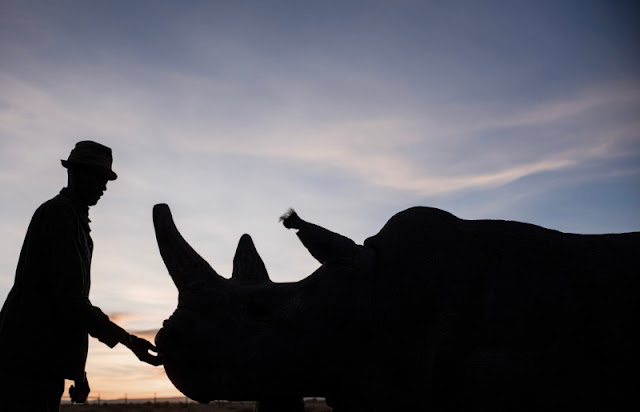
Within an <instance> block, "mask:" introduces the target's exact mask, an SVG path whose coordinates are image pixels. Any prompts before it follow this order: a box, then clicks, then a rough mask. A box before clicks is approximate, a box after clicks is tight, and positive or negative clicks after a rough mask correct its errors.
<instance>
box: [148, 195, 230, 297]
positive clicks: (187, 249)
mask: <svg viewBox="0 0 640 412" xmlns="http://www.w3.org/2000/svg"><path fill="white" fill-rule="evenodd" d="M153 224H154V226H155V229H156V239H157V240H158V247H159V248H160V255H162V260H164V264H165V266H166V267H167V270H168V271H169V274H170V275H171V278H172V279H173V283H175V284H176V287H177V288H178V290H181V289H183V288H185V287H186V288H189V287H193V286H196V285H199V284H202V283H204V282H211V281H212V280H213V281H215V282H220V283H222V282H223V281H224V278H222V277H221V276H219V275H218V274H217V273H216V271H215V270H213V268H212V267H211V266H209V264H208V263H207V261H206V260H204V259H203V258H202V257H201V256H200V255H198V253H197V252H196V251H195V250H193V248H192V247H191V246H190V245H189V244H188V243H187V241H186V240H184V238H183V237H182V235H180V232H178V229H177V228H176V225H175V223H174V222H173V217H172V216H171V211H170V210H169V206H167V205H166V204H158V205H155V206H154V207H153Z"/></svg>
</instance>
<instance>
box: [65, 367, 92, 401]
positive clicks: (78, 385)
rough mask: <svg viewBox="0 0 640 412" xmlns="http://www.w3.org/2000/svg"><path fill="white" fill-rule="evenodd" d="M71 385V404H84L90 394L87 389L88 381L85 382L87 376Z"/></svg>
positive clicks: (89, 389)
mask: <svg viewBox="0 0 640 412" xmlns="http://www.w3.org/2000/svg"><path fill="white" fill-rule="evenodd" d="M73 383H74V384H73V385H71V386H70V387H69V396H70V397H71V402H72V403H84V402H85V401H86V400H87V397H88V396H89V392H91V388H89V381H88V380H87V374H86V373H85V374H84V376H83V377H82V378H80V379H76V380H74V381H73Z"/></svg>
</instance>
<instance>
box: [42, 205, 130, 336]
mask: <svg viewBox="0 0 640 412" xmlns="http://www.w3.org/2000/svg"><path fill="white" fill-rule="evenodd" d="M40 218H41V219H42V221H43V223H44V224H42V225H40V227H41V228H42V233H40V234H39V236H40V237H41V240H43V242H42V247H43V248H45V250H44V251H43V252H44V253H43V255H44V256H47V259H46V261H47V264H46V265H45V267H43V268H42V271H44V272H45V273H44V275H45V276H47V277H48V279H47V280H48V282H46V283H48V284H49V285H50V287H51V294H52V296H51V297H52V298H53V300H54V306H55V307H57V308H59V309H60V310H59V313H58V315H59V316H61V317H62V319H60V322H63V323H65V324H66V325H67V326H68V327H70V328H73V329H76V330H77V329H82V330H84V331H85V332H87V333H89V334H90V335H91V336H93V337H95V338H97V339H99V340H100V341H101V342H103V343H105V344H106V345H108V346H109V347H114V346H115V345H116V344H117V343H118V342H120V341H121V340H122V338H123V337H124V336H125V335H126V332H125V331H124V329H122V328H121V327H119V326H118V325H116V324H115V323H113V322H111V321H110V320H109V317H108V316H107V315H105V314H104V313H103V312H102V311H101V310H100V309H99V308H98V307H95V306H93V305H92V304H91V302H90V300H89V288H90V265H91V250H90V248H89V242H90V241H89V238H88V234H85V233H84V232H83V229H81V228H80V227H79V222H78V218H77V217H76V215H75V213H74V211H73V210H72V209H71V208H70V207H63V206H59V207H51V208H49V209H48V210H46V211H44V213H43V216H41V217H40Z"/></svg>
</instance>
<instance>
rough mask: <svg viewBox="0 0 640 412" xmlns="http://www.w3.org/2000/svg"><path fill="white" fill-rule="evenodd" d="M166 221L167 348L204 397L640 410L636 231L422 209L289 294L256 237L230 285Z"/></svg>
mask: <svg viewBox="0 0 640 412" xmlns="http://www.w3.org/2000/svg"><path fill="white" fill-rule="evenodd" d="M154 223H155V227H156V235H157V238H158V244H159V247H160V251H161V254H162V256H163V259H164V261H165V263H166V265H167V268H168V269H169V272H170V274H171V275H172V277H173V280H174V282H175V283H176V285H177V286H178V289H179V303H178V308H177V310H176V311H175V312H174V314H173V315H172V316H171V317H170V318H169V319H168V320H167V321H165V323H164V327H163V329H161V331H160V332H159V333H158V336H157V337H156V344H157V346H158V348H159V350H160V351H161V352H162V353H163V354H164V357H165V369H166V372H167V375H168V376H169V378H170V379H171V381H172V382H173V383H174V384H175V386H176V387H177V388H178V389H179V390H181V391H182V392H183V393H185V394H186V395H187V396H189V397H191V398H193V399H196V400H198V401H201V402H209V401H211V400H214V399H228V400H260V399H274V398H275V399H277V398H291V397H326V398H327V400H328V403H330V404H331V405H332V406H334V408H335V409H334V410H336V411H343V410H363V411H364V410H367V411H371V410H380V411H382V410H403V409H404V410H409V409H411V408H413V410H434V411H445V410H446V411H449V410H453V411H457V410H465V411H472V410H505V411H510V410H513V411H515V410H575V409H579V410H615V409H616V408H618V407H621V406H622V405H626V404H630V405H636V406H638V400H637V396H636V390H637V378H633V376H635V374H636V373H637V371H638V356H637V354H636V353H637V351H638V343H639V342H638V339H637V338H636V337H635V336H636V335H637V332H636V330H635V329H636V328H637V327H638V325H639V324H638V313H639V307H638V297H639V294H638V292H640V288H639V287H638V285H639V282H638V277H639V276H640V275H639V274H640V264H639V260H640V232H635V233H623V234H607V235H576V234H567V233H561V232H557V231H554V230H549V229H545V228H541V227H538V226H534V225H531V224H525V223H519V222H511V221H497V220H496V221H490V220H463V219H459V218H457V217H455V216H453V215H451V214H449V213H447V212H444V211H441V210H438V209H433V208H426V207H415V208H411V209H408V210H405V211H403V212H400V213H398V214H397V215H395V216H394V217H393V218H391V219H390V220H389V221H388V222H387V224H386V225H385V226H384V227H383V228H382V229H381V230H380V232H379V233H378V234H377V235H375V236H373V237H371V238H369V239H367V240H366V241H365V242H364V245H363V246H354V248H353V251H354V252H353V253H351V254H350V255H349V257H348V258H344V256H342V257H340V258H338V259H333V260H332V259H329V260H328V261H326V262H324V264H323V265H321V266H320V267H319V268H318V270H316V271H315V272H314V273H313V274H311V275H310V276H308V277H307V278H305V279H303V280H301V281H299V282H296V283H281V284H277V283H272V282H271V281H270V280H269V279H268V276H267V272H266V269H265V267H264V264H263V263H262V260H261V259H260V257H259V256H258V254H257V252H256V251H255V248H254V246H253V242H252V241H251V238H250V237H249V236H248V235H243V237H242V238H241V241H240V244H239V246H238V251H237V252H236V257H235V259H234V274H233V276H232V277H231V278H230V279H225V278H222V277H220V276H218V275H217V274H216V273H215V271H214V270H213V269H211V267H210V266H209V265H208V264H207V263H206V262H205V261H204V260H203V259H202V258H200V257H199V256H198V255H197V254H196V253H195V252H194V251H193V249H191V248H190V246H189V245H188V244H187V243H186V242H185V241H184V239H182V237H181V236H180V234H179V233H178V231H177V229H176V228H175V226H174V224H173V220H172V217H171V213H170V211H169V208H168V207H167V206H166V205H156V207H155V208H154ZM303 232H304V230H301V231H300V232H299V233H298V235H299V236H300V238H301V240H303V242H304V239H303V236H302V235H303ZM305 245H306V246H307V247H309V245H307V244H306V243H305ZM309 250H310V251H311V252H312V253H313V252H314V251H313V250H312V248H311V247H309ZM314 256H315V254H314ZM628 377H632V378H628ZM625 409H626V407H625ZM634 409H635V408H634Z"/></svg>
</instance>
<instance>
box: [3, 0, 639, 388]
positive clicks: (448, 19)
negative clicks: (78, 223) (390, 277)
mask: <svg viewBox="0 0 640 412" xmlns="http://www.w3.org/2000/svg"><path fill="white" fill-rule="evenodd" d="M638 11H639V6H637V5H636V4H635V3H634V2H623V1H586V0H585V1H535V2H534V1H517V0H516V1H483V2H476V1H446V2H445V1H393V2H389V1H366V2H364V1H350V2H344V1H262V2H258V1H180V2H178V1H56V2H44V1H39V2H35V1H7V0H0V90H1V93H0V165H1V166H0V189H1V193H2V196H3V201H2V213H1V214H0V222H1V224H2V228H3V231H4V233H5V236H4V237H3V240H2V241H0V299H1V300H2V301H4V298H5V297H6V294H7V293H8V292H9V289H10V288H11V286H12V284H13V274H14V271H15V264H16V262H17V258H18V254H19V251H20V247H21V245H22V240H23V237H24V233H25V231H26V227H27V225H28V223H29V220H30V218H31V215H32V213H33V211H34V210H35V209H36V208H37V206H38V205H39V204H40V203H42V202H43V201H45V200H47V199H48V198H50V197H52V196H54V195H55V194H56V193H57V192H58V191H59V189H60V188H61V187H63V186H64V185H65V183H66V174H65V171H64V169H63V168H62V167H61V166H60V163H59V159H62V158H66V156H67V155H68V153H69V151H70V149H71V148H72V147H73V145H74V144H75V142H77V141H79V140H84V139H93V140H96V141H99V142H101V143H104V144H106V145H108V146H110V147H111V148H112V149H113V151H114V157H115V159H114V169H115V170H116V172H117V173H118V174H119V176H120V177H119V179H118V180H117V181H115V182H112V183H110V184H109V186H108V191H107V193H106V195H105V197H104V198H103V199H102V200H101V201H100V203H99V204H98V205H97V206H96V207H94V208H92V210H91V213H90V214H91V219H92V221H93V223H92V230H93V231H92V235H93V238H94V242H95V243H96V250H95V255H94V262H93V289H92V295H91V296H92V301H93V303H94V304H96V305H98V306H100V307H101V308H102V309H103V310H104V311H105V312H107V313H109V314H111V315H112V316H113V317H114V318H115V319H117V321H119V322H120V324H121V325H123V326H124V327H126V328H127V329H129V330H131V331H134V332H135V331H151V332H149V334H148V335H149V336H150V337H151V338H152V337H153V330H155V329H157V328H158V327H160V325H161V322H162V320H163V319H164V318H166V317H168V316H169V315H170V314H171V312H172V311H173V310H174V309H175V304H176V300H177V293H176V291H175V288H174V287H173V284H172V283H171V280H170V278H169V277H168V275H167V274H166V270H165V269H164V266H163V264H162V261H161V258H160V256H159V254H158V252H157V246H156V244H155V236H154V233H153V227H152V222H151V209H152V206H153V204H155V203H159V202H166V203H168V204H169V205H170V206H171V207H172V210H173V212H174V217H175V218H176V222H177V224H178V227H179V228H180V229H181V231H182V232H183V235H184V236H185V237H186V238H187V239H188V240H189V241H190V243H191V244H192V245H193V246H194V247H195V248H196V250H198V251H199V252H200V253H201V254H202V255H203V256H204V257H205V258H206V259H207V260H208V261H209V262H210V263H211V264H212V265H213V266H214V267H215V268H216V269H217V270H218V271H219V272H220V273H221V274H223V275H227V276H228V274H230V273H231V260H232V258H233V253H234V250H235V245H236V242H237V240H238V239H239V237H240V235H241V234H242V233H245V232H246V233H250V234H251V235H252V236H253V237H254V241H255V243H256V246H257V248H258V250H259V251H260V253H261V254H262V256H263V259H264V260H265V263H266V266H267V269H268V270H269V272H270V274H271V277H272V278H273V279H274V280H275V281H281V282H282V281H295V280H299V279H301V278H303V277H305V276H306V275H308V274H309V273H311V272H312V271H313V270H314V269H315V268H316V267H317V266H316V263H315V262H314V261H313V259H312V258H311V257H310V256H308V254H307V253H306V251H305V250H304V249H303V248H302V246H301V245H299V244H298V242H297V239H296V238H295V236H294V235H293V234H292V233H288V232H287V231H286V230H284V229H283V228H281V227H280V225H279V224H278V221H277V218H278V216H279V215H280V214H281V213H283V212H284V211H285V210H286V209H287V208H288V207H290V206H293V207H295V208H296V209H297V210H298V212H299V213H300V214H301V215H302V216H303V217H306V218H308V219H309V220H311V221H314V222H317V223H319V224H322V225H325V226H327V227H329V228H331V229H333V230H336V231H339V232H341V233H343V234H345V235H347V236H350V237H352V238H353V239H354V240H355V241H357V242H362V241H363V240H364V239H365V238H366V237H368V236H371V235H373V234H375V233H376V232H377V230H378V229H379V228H380V227H381V226H382V225H383V224H384V223H385V221H386V220H387V219H388V218H389V217H391V216H392V215H393V214H394V213H396V212H398V211H400V210H403V209H404V208H407V207H410V206H414V205H427V206H435V207H439V208H442V209H445V210H447V211H449V212H452V213H453V214H455V215H457V216H459V217H461V218H466V219H480V218H491V219H510V220H519V221H526V222H530V223H535V224H538V225H541V226H545V227H549V228H553V229H558V230H561V231H566V232H576V233H607V232H625V231H638V230H640V120H638V119H640V116H639V114H640V113H639V108H640V48H638V39H639V30H640V29H639V28H638V25H637V24H636V23H637V21H638V17H640V16H639V13H638ZM91 350H92V353H91V354H90V361H89V365H88V373H89V376H90V379H91V377H92V376H93V377H94V382H97V383H94V384H93V385H92V387H93V388H94V391H101V393H102V396H103V398H106V397H110V396H112V397H118V396H121V392H122V391H123V389H122V388H123V387H124V386H123V383H122V379H123V378H122V376H123V373H124V374H126V375H127V376H128V377H129V378H130V379H131V382H126V384H127V385H128V386H127V387H129V388H134V387H135V388H137V389H135V390H136V391H137V392H136V394H138V395H139V396H146V395H148V394H149V393H153V392H154V391H156V392H159V393H167V394H168V393H171V386H170V383H168V380H167V379H166V377H164V376H163V374H162V371H161V370H158V369H153V368H146V367H144V366H139V365H138V364H137V363H136V362H135V361H134V360H133V359H131V358H132V356H129V355H128V354H127V352H126V351H122V350H119V349H116V350H109V349H106V347H104V346H101V345H100V344H99V343H97V342H95V341H93V342H92V346H91ZM123 371H124V372H123ZM135 382H138V383H139V385H138V386H135ZM119 385H120V386H119ZM131 390H132V389H129V391H130V393H129V396H130V397H133V396H136V395H134V394H132V393H131Z"/></svg>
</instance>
